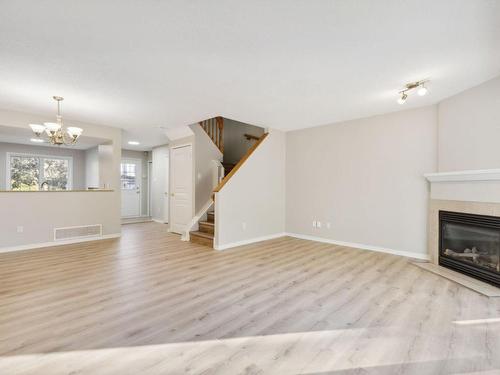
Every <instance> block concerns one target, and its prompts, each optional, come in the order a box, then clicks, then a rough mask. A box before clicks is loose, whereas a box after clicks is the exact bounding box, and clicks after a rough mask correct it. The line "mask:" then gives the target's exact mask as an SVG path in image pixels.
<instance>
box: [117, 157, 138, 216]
mask: <svg viewBox="0 0 500 375" xmlns="http://www.w3.org/2000/svg"><path fill="white" fill-rule="evenodd" d="M141 164H142V163H141V160H139V159H122V162H121V166H120V176H121V189H122V217H133V216H141V193H142V191H141V187H142V186H141V185H142V184H141V181H142V171H141Z"/></svg>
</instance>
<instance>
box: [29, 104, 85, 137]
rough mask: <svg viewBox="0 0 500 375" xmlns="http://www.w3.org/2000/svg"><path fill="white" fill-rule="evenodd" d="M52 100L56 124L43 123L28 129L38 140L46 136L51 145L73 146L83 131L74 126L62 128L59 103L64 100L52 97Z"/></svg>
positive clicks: (31, 125) (32, 125)
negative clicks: (55, 110)
mask: <svg viewBox="0 0 500 375" xmlns="http://www.w3.org/2000/svg"><path fill="white" fill-rule="evenodd" d="M52 98H53V99H54V100H55V101H56V102H57V116H56V122H44V123H43V125H40V124H30V128H31V130H33V133H35V134H36V136H37V137H38V138H42V136H46V137H47V138H48V141H49V142H50V143H51V144H53V145H57V146H61V145H66V146H69V145H74V144H75V143H76V140H77V139H78V137H80V135H82V132H83V130H82V129H81V128H76V127H74V126H69V127H67V128H64V127H63V125H64V124H63V119H62V115H61V102H62V101H63V100H64V98H63V97H61V96H53V97H52Z"/></svg>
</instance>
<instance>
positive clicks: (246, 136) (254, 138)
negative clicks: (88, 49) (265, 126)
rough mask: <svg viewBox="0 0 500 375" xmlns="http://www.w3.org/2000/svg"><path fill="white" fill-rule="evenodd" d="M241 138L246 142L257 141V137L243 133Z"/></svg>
mask: <svg viewBox="0 0 500 375" xmlns="http://www.w3.org/2000/svg"><path fill="white" fill-rule="evenodd" d="M243 136H244V137H245V138H246V139H247V141H252V140H254V141H258V140H259V137H257V136H255V135H253V134H247V133H245V134H243Z"/></svg>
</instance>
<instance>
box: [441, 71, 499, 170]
mask: <svg viewBox="0 0 500 375" xmlns="http://www.w3.org/2000/svg"><path fill="white" fill-rule="evenodd" d="M438 111H439V155H438V158H439V163H438V164H439V171H440V172H448V171H457V170H469V169H490V168H500V151H499V146H498V145H499V140H500V77H497V78H495V79H493V80H490V81H488V82H485V83H483V84H482V85H479V86H477V87H473V88H471V89H469V90H467V91H464V92H462V93H461V94H458V95H455V96H452V97H451V98H448V99H446V100H444V101H442V102H441V103H439V106H438Z"/></svg>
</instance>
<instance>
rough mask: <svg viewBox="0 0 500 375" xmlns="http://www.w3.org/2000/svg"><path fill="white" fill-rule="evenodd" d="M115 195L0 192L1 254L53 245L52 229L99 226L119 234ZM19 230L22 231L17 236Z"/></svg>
mask: <svg viewBox="0 0 500 375" xmlns="http://www.w3.org/2000/svg"><path fill="white" fill-rule="evenodd" d="M113 195H115V193H114V192H75V191H73V192H0V213H1V215H0V221H1V223H2V224H1V225H0V252H2V251H5V250H6V249H9V248H10V247H14V248H15V247H20V246H27V245H35V246H36V244H40V243H42V244H46V243H50V242H52V241H54V228H61V227H71V226H79V225H92V224H102V226H103V235H105V236H106V235H113V234H119V233H120V222H119V216H118V217H117V216H116V213H117V212H119V211H120V202H119V201H117V200H116V199H114V198H113ZM18 226H21V227H22V228H23V231H22V233H18V232H17V228H18Z"/></svg>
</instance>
